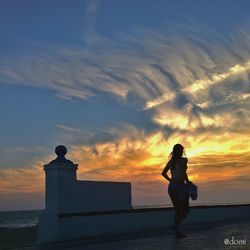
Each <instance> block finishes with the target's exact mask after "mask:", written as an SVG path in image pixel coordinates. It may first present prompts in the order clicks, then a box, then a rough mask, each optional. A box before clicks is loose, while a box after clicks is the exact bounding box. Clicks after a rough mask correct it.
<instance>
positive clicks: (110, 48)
mask: <svg viewBox="0 0 250 250" xmlns="http://www.w3.org/2000/svg"><path fill="white" fill-rule="evenodd" d="M0 32H1V36H0V87H1V91H0V114H1V117H0V210H9V209H11V210H19V209H37V208H43V207H44V171H43V165H44V164H46V163H48V162H50V161H51V160H53V159H54V158H55V157H56V156H55V154H54V149H55V147H56V146H57V145H59V144H63V145H65V146H66V147H67V148H68V154H67V158H68V159H70V160H72V161H74V163H78V164H79V169H78V179H81V180H84V179H90V180H113V181H129V182H132V191H133V194H132V196H133V204H134V205H150V206H151V205H170V204H171V203H170V199H169V197H168V194H167V181H166V180H164V179H163V177H162V176H161V172H162V169H163V168H164V166H165V164H166V161H167V160H168V157H169V153H170V152H171V149H172V147H173V145H174V144H175V143H181V144H183V145H184V147H185V151H186V154H187V156H188V158H189V161H188V163H189V164H188V173H189V175H190V179H191V180H193V182H194V183H195V184H197V185H198V187H199V199H198V200H197V201H195V202H192V204H215V203H236V202H250V198H249V192H250V185H249V183H250V140H249V136H250V126H249V124H250V80H249V79H250V78H249V76H250V1H248V0H239V1H230V0H220V1H218V0H210V1H204V0H192V1H191V0H185V1H181V0H172V1H169V0H168V1H166V0H162V1H161V0H157V1H145V0H144V1H143V0H126V1H122V0H107V1H106V0H102V1H101V0H100V1H98V0H97V1H95V0H89V1H87V0H86V1H81V0H73V1H68V0H53V1H49V0H45V1H32V0H23V1H18V0H10V1H8V0H5V1H1V2H0Z"/></svg>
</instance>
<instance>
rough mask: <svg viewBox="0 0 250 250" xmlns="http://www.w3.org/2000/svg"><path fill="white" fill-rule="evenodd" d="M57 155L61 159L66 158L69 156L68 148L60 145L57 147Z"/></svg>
mask: <svg viewBox="0 0 250 250" xmlns="http://www.w3.org/2000/svg"><path fill="white" fill-rule="evenodd" d="M55 153H56V154H57V156H58V157H60V158H62V157H65V155H66V154H67V148H66V147H65V146H63V145H59V146H57V147H56V149H55Z"/></svg>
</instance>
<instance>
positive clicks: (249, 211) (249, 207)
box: [53, 204, 250, 241]
mask: <svg viewBox="0 0 250 250" xmlns="http://www.w3.org/2000/svg"><path fill="white" fill-rule="evenodd" d="M173 215H174V210H173V208H172V207H167V208H140V209H128V210H126V209H125V210H114V211H98V212H83V213H63V214H58V219H57V223H58V225H57V228H58V232H57V237H56V239H55V238H54V239H53V240H54V241H58V240H72V239H79V238H84V237H90V236H101V235H116V234H121V233H133V232H142V231H147V230H152V229H157V228H161V227H168V226H170V225H172V224H173ZM240 218H241V219H242V218H250V204H240V205H217V206H194V207H191V211H190V214H189V216H188V218H187V220H186V221H185V224H194V223H208V222H219V221H225V220H232V219H240ZM53 237H55V234H54V235H53Z"/></svg>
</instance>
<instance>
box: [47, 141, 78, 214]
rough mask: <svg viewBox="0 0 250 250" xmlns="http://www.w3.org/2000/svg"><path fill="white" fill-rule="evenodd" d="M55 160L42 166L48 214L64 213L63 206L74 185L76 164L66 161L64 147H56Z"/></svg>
mask: <svg viewBox="0 0 250 250" xmlns="http://www.w3.org/2000/svg"><path fill="white" fill-rule="evenodd" d="M55 152H56V154H57V158H56V159H55V160H53V161H51V162H50V163H49V164H47V165H44V171H45V176H46V178H45V179H46V184H45V185H46V190H45V192H46V193H45V197H46V198H45V204H46V205H45V208H46V211H47V212H49V213H59V212H65V209H64V204H65V202H67V200H65V199H67V198H69V199H70V196H71V195H70V192H73V191H74V190H72V188H74V187H75V183H76V170H77V166H78V165H77V164H74V163H73V162H72V161H70V160H67V159H66V158H65V155H66V153H67V149H66V147H64V146H62V145H60V146H58V147H56V149H55Z"/></svg>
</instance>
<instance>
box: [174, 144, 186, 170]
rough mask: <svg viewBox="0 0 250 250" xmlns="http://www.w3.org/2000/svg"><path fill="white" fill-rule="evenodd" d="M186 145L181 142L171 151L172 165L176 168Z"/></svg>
mask: <svg viewBox="0 0 250 250" xmlns="http://www.w3.org/2000/svg"><path fill="white" fill-rule="evenodd" d="M183 151H184V147H183V146H182V145H181V144H175V145H174V147H173V151H172V153H171V166H172V169H175V165H176V162H177V161H178V160H179V159H181V157H182V155H183Z"/></svg>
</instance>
